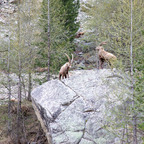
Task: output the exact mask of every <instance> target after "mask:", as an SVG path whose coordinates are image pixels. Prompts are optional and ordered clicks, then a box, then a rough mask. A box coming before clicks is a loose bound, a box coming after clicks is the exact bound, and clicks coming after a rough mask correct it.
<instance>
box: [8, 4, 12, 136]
mask: <svg viewBox="0 0 144 144" xmlns="http://www.w3.org/2000/svg"><path fill="white" fill-rule="evenodd" d="M8 5H9V2H8ZM8 26H9V34H8V58H7V79H8V98H9V102H8V133H10V131H11V129H12V128H11V81H10V64H9V62H10V22H8Z"/></svg>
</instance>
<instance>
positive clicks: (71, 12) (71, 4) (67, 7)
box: [61, 0, 80, 41]
mask: <svg viewBox="0 0 144 144" xmlns="http://www.w3.org/2000/svg"><path fill="white" fill-rule="evenodd" d="M61 1H62V3H63V5H64V11H65V27H66V29H67V30H68V31H69V33H68V37H70V40H71V41H73V39H74V37H75V34H76V32H77V30H78V28H79V22H77V16H78V10H79V7H80V3H79V0H61Z"/></svg>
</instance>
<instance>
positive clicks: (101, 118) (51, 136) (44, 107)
mask: <svg viewBox="0 0 144 144" xmlns="http://www.w3.org/2000/svg"><path fill="white" fill-rule="evenodd" d="M124 81H125V78H124V76H121V75H120V74H117V73H116V72H113V71H111V70H106V69H103V70H81V71H75V72H72V76H71V77H70V78H68V79H64V80H62V81H59V80H51V81H49V82H46V83H44V84H43V85H41V86H39V87H38V88H36V89H34V90H33V91H32V101H33V107H34V109H35V112H36V115H37V117H38V119H39V120H40V122H41V125H42V128H43V130H44V131H45V133H46V136H47V139H48V142H49V144H115V143H116V144H119V143H120V140H119V138H118V137H117V136H115V135H114V134H113V133H111V132H109V131H107V130H106V129H105V125H106V123H107V121H106V119H105V116H106V115H110V114H111V112H110V109H112V108H113V107H116V106H119V105H121V101H122V100H124V99H126V98H127V97H128V95H127V91H128V89H127V88H126V85H124ZM126 84H128V82H126ZM121 91H123V95H122V96H121V97H120V98H119V96H118V93H121ZM108 108H109V109H108Z"/></svg>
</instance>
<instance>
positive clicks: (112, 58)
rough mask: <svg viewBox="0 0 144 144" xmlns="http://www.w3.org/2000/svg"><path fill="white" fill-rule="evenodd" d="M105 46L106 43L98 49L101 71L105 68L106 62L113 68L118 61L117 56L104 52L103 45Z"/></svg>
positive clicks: (101, 44)
mask: <svg viewBox="0 0 144 144" xmlns="http://www.w3.org/2000/svg"><path fill="white" fill-rule="evenodd" d="M105 44H106V42H102V43H100V45H99V46H98V47H96V50H98V56H99V61H100V69H102V68H103V67H102V65H103V63H104V61H107V62H108V63H109V65H110V66H113V65H114V63H115V61H116V60H117V57H116V56H115V55H113V54H112V53H109V52H107V51H105V50H104V48H103V45H105Z"/></svg>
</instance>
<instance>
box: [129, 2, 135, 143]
mask: <svg viewBox="0 0 144 144" xmlns="http://www.w3.org/2000/svg"><path fill="white" fill-rule="evenodd" d="M132 39H133V0H131V34H130V57H131V79H132V88H131V91H132V96H133V100H132V107H133V144H137V125H136V114H135V102H134V101H135V100H134V75H133V45H132V42H133V40H132Z"/></svg>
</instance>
